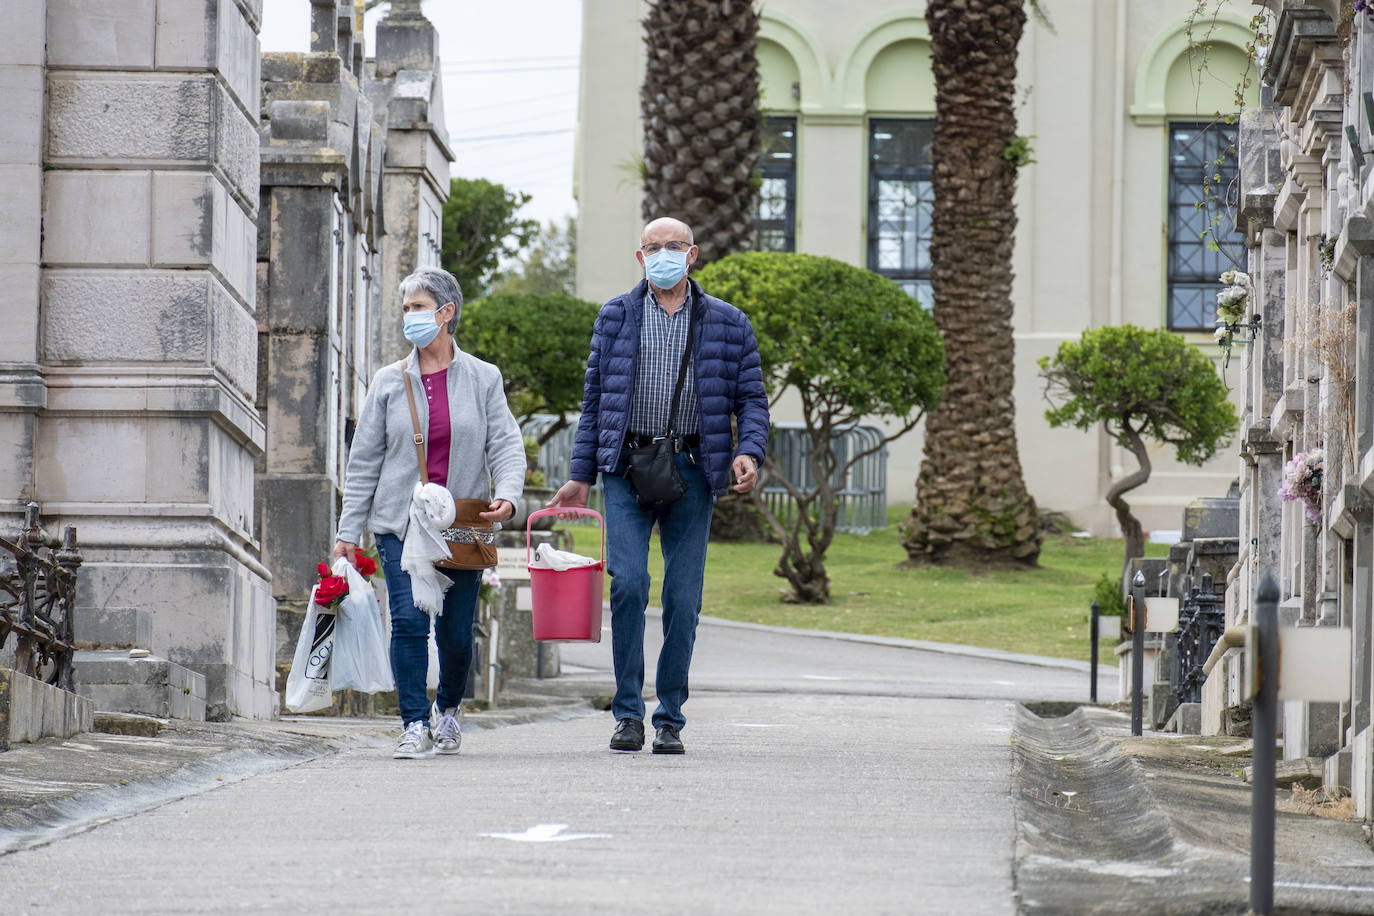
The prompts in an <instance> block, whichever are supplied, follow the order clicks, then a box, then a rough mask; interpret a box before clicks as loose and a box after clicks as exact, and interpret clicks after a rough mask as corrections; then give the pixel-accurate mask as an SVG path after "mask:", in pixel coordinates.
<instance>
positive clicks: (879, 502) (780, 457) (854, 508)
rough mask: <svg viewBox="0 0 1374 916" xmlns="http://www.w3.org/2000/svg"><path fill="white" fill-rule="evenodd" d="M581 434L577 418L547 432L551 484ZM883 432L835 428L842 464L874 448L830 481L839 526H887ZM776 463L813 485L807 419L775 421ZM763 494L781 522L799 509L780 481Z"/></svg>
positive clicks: (544, 457)
mask: <svg viewBox="0 0 1374 916" xmlns="http://www.w3.org/2000/svg"><path fill="white" fill-rule="evenodd" d="M555 422H557V418H556V417H554V416H551V415H548V414H536V415H535V416H534V417H532V418H530V419H529V420H527V421H526V422H525V425H524V426H523V427H522V430H521V431H522V432H523V433H524V434H525V435H526V436H533V437H535V438H536V439H537V438H538V437H539V436H541V435H543V433H544V432H545V431H546V430H548V429H549V427H551V426H553V424H554V423H555ZM576 436H577V423H576V421H575V420H574V422H573V423H572V424H571V425H570V426H568V427H566V428H564V429H560V430H559V431H558V432H556V433H554V435H553V436H551V437H550V438H549V441H548V442H546V443H544V445H543V446H542V447H541V448H540V450H539V467H540V469H541V470H542V471H543V472H544V477H545V479H546V480H547V481H548V485H549V486H550V487H553V488H554V489H557V488H558V487H560V486H562V485H563V484H564V483H565V482H566V481H567V479H568V467H569V465H570V464H571V462H572V451H573V441H574V440H575V439H576ZM884 438H885V436H884V434H883V431H882V430H880V429H878V428H877V427H876V426H858V425H854V426H847V427H844V428H842V429H838V430H836V431H835V433H834V436H833V438H832V446H831V447H832V448H833V449H834V451H835V455H836V457H837V458H838V459H839V461H838V467H840V468H843V467H844V466H845V465H846V464H847V463H848V462H849V461H850V459H851V458H853V456H855V455H858V454H861V453H863V452H865V451H867V450H868V449H876V450H875V451H874V452H873V454H871V455H866V456H864V457H863V458H860V459H859V460H858V461H856V462H854V465H853V467H851V468H850V469H849V471H848V472H847V473H840V472H838V471H837V472H836V477H835V479H834V480H832V481H831V485H832V486H833V487H834V489H835V495H836V502H837V504H838V508H839V522H838V524H837V525H836V528H837V529H838V530H840V531H849V532H853V533H855V534H867V533H868V532H869V531H872V530H873V529H875V528H886V527H887V446H886V445H884V444H882V443H883V440H884ZM769 449H770V450H771V457H772V459H773V462H774V464H775V465H776V466H777V467H778V468H779V469H780V471H781V472H782V473H783V474H784V475H786V477H787V479H788V480H790V481H792V483H793V485H794V486H796V487H797V488H798V489H803V490H809V489H812V488H814V487H815V485H816V482H815V479H814V478H813V477H812V475H811V440H810V438H809V437H808V436H807V435H806V425H805V424H803V423H774V424H773V430H772V436H771V441H770V443H769ZM762 497H763V500H764V502H765V503H766V504H767V505H768V508H769V510H770V511H771V512H772V513H773V514H774V515H775V516H777V518H778V520H779V521H781V522H783V524H787V523H789V522H790V521H791V520H792V519H793V517H794V516H795V515H796V511H797V506H796V502H795V501H794V500H793V499H792V497H791V495H790V494H789V493H788V492H787V489H786V488H785V487H783V486H782V485H781V484H779V483H776V482H769V483H765V484H764V486H763V489H762ZM604 504H605V503H604V500H603V499H602V494H601V483H600V481H599V480H598V482H597V485H596V486H595V487H594V488H593V490H592V492H591V494H590V495H589V496H588V505H589V506H591V507H592V508H594V509H597V510H600V509H601V508H602V507H603V506H604Z"/></svg>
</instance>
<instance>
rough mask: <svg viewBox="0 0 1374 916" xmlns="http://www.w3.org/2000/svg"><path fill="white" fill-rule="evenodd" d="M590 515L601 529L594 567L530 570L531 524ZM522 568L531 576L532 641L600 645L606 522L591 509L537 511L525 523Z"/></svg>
mask: <svg viewBox="0 0 1374 916" xmlns="http://www.w3.org/2000/svg"><path fill="white" fill-rule="evenodd" d="M574 513H575V514H577V515H589V516H591V517H593V518H595V519H596V520H597V523H598V524H600V525H601V558H600V560H598V561H597V563H596V564H595V565H593V566H579V567H577V568H575V569H564V570H558V569H539V568H538V567H534V566H529V563H530V561H531V560H532V559H533V555H532V552H531V550H530V522H532V521H534V520H535V519H536V518H539V517H540V516H545V515H565V514H574ZM525 564H526V566H527V567H528V568H529V572H530V606H531V608H532V611H531V615H532V617H533V618H534V638H535V639H537V640H539V641H541V642H601V602H602V595H603V593H604V588H605V581H606V521H605V519H603V518H602V517H601V515H600V513H598V512H596V511H594V510H592V509H573V508H558V509H540V510H539V511H538V512H531V513H530V517H529V519H528V521H526V522H525Z"/></svg>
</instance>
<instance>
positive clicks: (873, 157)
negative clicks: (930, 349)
mask: <svg viewBox="0 0 1374 916" xmlns="http://www.w3.org/2000/svg"><path fill="white" fill-rule="evenodd" d="M934 138H935V122H934V121H932V120H914V119H906V118H902V119H898V118H874V119H873V120H871V121H869V122H868V269H869V270H872V271H875V272H877V273H880V274H882V275H883V276H885V277H891V278H892V279H893V280H896V281H897V283H898V284H899V285H900V286H901V287H902V289H904V290H906V291H907V292H908V293H910V294H911V295H912V296H915V297H916V298H917V299H919V300H920V301H921V304H922V305H924V306H926V307H927V308H929V307H930V305H931V303H932V302H934V299H933V297H932V296H931V290H930V217H931V206H932V205H933V203H934V200H935V198H934V195H933V194H932V192H931V185H930V173H931V169H930V145H931V142H932V141H933V140H934Z"/></svg>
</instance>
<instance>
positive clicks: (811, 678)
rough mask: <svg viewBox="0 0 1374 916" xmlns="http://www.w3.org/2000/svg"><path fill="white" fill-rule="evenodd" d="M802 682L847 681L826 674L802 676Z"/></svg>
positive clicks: (843, 678) (845, 678) (844, 678)
mask: <svg viewBox="0 0 1374 916" xmlns="http://www.w3.org/2000/svg"><path fill="white" fill-rule="evenodd" d="M802 680H806V681H847V680H849V678H847V677H833V676H831V675H827V674H803V675H802Z"/></svg>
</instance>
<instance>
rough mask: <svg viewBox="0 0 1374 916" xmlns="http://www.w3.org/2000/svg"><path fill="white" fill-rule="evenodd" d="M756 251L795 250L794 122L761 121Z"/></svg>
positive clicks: (795, 128) (787, 120)
mask: <svg viewBox="0 0 1374 916" xmlns="http://www.w3.org/2000/svg"><path fill="white" fill-rule="evenodd" d="M759 174H760V176H761V177H762V179H763V183H762V185H760V186H759V209H758V216H757V217H756V218H755V220H754V250H755V251H796V250H797V207H796V202H797V119H796V118H764V119H763V155H762V156H760V157H759Z"/></svg>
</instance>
